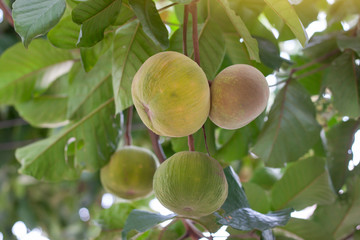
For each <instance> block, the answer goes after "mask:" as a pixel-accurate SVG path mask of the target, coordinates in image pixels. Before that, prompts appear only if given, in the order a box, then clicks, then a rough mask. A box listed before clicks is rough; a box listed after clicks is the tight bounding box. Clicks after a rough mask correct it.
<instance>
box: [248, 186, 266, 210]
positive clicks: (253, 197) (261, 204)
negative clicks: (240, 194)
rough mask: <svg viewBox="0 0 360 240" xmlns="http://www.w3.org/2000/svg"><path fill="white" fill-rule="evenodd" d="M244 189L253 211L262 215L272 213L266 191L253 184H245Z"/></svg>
mask: <svg viewBox="0 0 360 240" xmlns="http://www.w3.org/2000/svg"><path fill="white" fill-rule="evenodd" d="M243 187H244V190H245V193H246V196H247V199H248V201H249V204H250V207H251V209H254V210H255V211H257V212H261V213H267V212H269V211H270V200H269V197H268V196H267V194H266V192H265V190H264V189H262V188H261V187H260V186H259V185H257V184H255V183H252V182H245V183H243Z"/></svg>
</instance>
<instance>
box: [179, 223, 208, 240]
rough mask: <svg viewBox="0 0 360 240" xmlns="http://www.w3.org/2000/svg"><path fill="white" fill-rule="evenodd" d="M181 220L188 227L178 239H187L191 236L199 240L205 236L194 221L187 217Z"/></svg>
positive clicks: (193, 239)
mask: <svg viewBox="0 0 360 240" xmlns="http://www.w3.org/2000/svg"><path fill="white" fill-rule="evenodd" d="M181 221H182V222H183V224H184V226H185V229H186V233H185V234H184V235H183V236H181V237H180V238H179V239H178V240H183V239H186V238H188V237H190V238H191V239H192V240H198V239H200V238H204V237H205V236H204V235H203V234H202V233H201V232H200V231H199V229H197V228H196V227H195V226H194V225H193V224H192V223H191V221H189V220H187V219H181Z"/></svg>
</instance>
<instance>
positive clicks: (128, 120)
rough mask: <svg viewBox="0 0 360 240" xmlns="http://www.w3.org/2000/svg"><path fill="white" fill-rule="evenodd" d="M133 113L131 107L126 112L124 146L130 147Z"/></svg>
mask: <svg viewBox="0 0 360 240" xmlns="http://www.w3.org/2000/svg"><path fill="white" fill-rule="evenodd" d="M133 112H134V107H133V106H131V107H129V108H128V111H127V118H126V129H125V145H126V146H130V145H131V143H132V138H131V123H132V117H133Z"/></svg>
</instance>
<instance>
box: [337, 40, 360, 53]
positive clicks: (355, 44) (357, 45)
mask: <svg viewBox="0 0 360 240" xmlns="http://www.w3.org/2000/svg"><path fill="white" fill-rule="evenodd" d="M337 44H338V46H339V48H340V50H341V51H345V50H346V49H351V50H353V51H355V52H356V53H357V55H358V56H360V36H359V37H348V36H344V35H339V36H338V37H337Z"/></svg>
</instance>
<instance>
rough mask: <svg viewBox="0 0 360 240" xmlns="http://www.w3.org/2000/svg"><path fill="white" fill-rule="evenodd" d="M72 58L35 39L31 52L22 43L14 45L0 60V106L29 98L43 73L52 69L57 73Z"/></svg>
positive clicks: (67, 53)
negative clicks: (61, 65)
mask: <svg viewBox="0 0 360 240" xmlns="http://www.w3.org/2000/svg"><path fill="white" fill-rule="evenodd" d="M72 59H73V56H72V55H71V53H70V52H67V51H64V50H60V49H57V48H55V47H53V46H51V45H50V44H49V43H48V42H47V41H45V40H40V39H37V40H34V41H33V43H32V44H31V46H30V47H29V49H28V50H25V48H24V47H23V46H22V45H21V44H20V43H18V44H16V45H14V46H12V47H11V48H9V49H8V50H7V51H6V52H4V54H3V55H1V57H0V79H1V81H0V103H1V104H15V103H18V102H21V101H24V100H28V99H30V98H31V97H32V95H33V94H34V90H35V89H34V88H35V83H36V81H37V78H38V77H39V75H40V74H43V73H44V72H46V70H48V69H49V68H50V67H53V68H54V71H55V70H56V69H59V68H58V67H59V64H65V65H68V63H69V60H72ZM49 77H50V76H49ZM51 79H52V78H51ZM44 80H46V79H44ZM46 81H47V82H49V81H48V80H46ZM50 82H51V81H50Z"/></svg>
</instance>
